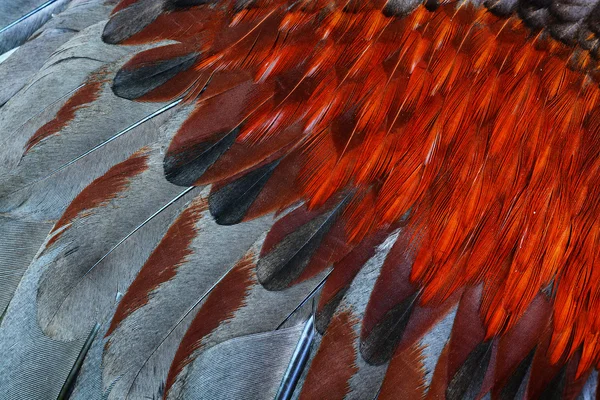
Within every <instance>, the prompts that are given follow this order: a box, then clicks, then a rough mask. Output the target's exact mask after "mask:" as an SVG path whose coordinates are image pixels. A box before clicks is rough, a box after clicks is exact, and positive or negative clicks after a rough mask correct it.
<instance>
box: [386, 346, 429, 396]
mask: <svg viewBox="0 0 600 400" xmlns="http://www.w3.org/2000/svg"><path fill="white" fill-rule="evenodd" d="M421 351H422V348H420V347H419V344H418V343H415V344H414V345H412V346H411V347H409V348H407V349H406V350H404V351H398V352H397V353H396V354H395V355H394V357H393V358H392V360H391V361H390V365H389V366H388V370H387V373H386V375H385V379H384V381H383V384H382V386H381V390H380V392H379V396H378V397H377V398H378V399H384V400H385V399H390V400H391V399H422V398H424V397H425V390H424V389H425V378H424V375H425V371H424V370H423V361H422V355H421Z"/></svg>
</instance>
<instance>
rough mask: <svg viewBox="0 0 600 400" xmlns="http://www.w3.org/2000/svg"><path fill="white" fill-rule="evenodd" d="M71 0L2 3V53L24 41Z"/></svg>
mask: <svg viewBox="0 0 600 400" xmlns="http://www.w3.org/2000/svg"><path fill="white" fill-rule="evenodd" d="M69 1H70V0H47V1H45V2H42V1H40V0H27V1H16V2H15V1H6V2H2V3H0V54H2V53H4V52H6V51H8V50H10V49H12V48H14V47H17V46H19V45H21V44H22V43H24V42H25V41H26V40H27V39H28V38H29V36H31V35H32V34H33V33H34V32H35V31H36V30H37V29H38V28H39V27H40V26H42V25H43V24H44V23H45V22H46V21H47V20H48V19H50V18H51V17H52V14H53V13H59V12H60V11H62V10H63V9H64V8H65V7H66V6H67V5H68V4H69Z"/></svg>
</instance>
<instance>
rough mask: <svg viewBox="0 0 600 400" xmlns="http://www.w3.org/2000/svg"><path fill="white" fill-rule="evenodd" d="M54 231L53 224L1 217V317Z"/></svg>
mask: <svg viewBox="0 0 600 400" xmlns="http://www.w3.org/2000/svg"><path fill="white" fill-rule="evenodd" d="M50 228H52V223H49V222H43V221H27V220H25V219H22V218H19V219H16V218H10V217H5V216H2V217H0V232H2V239H1V240H0V288H2V289H1V290H0V315H2V314H3V313H4V310H5V309H6V307H7V306H8V303H9V302H10V299H11V298H12V296H13V293H14V291H15V289H16V287H17V285H18V284H19V281H20V280H21V276H22V275H23V273H24V272H25V269H27V267H28V266H29V263H30V262H31V260H32V259H33V257H34V256H35V254H36V253H37V251H38V249H39V247H40V243H42V242H43V241H44V239H45V238H46V235H47V234H48V232H49V231H50Z"/></svg>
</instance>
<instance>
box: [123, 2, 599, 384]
mask: <svg viewBox="0 0 600 400" xmlns="http://www.w3.org/2000/svg"><path fill="white" fill-rule="evenodd" d="M382 3H383V2H378V1H377V2H368V3H365V4H363V3H360V2H354V1H351V2H348V1H337V0H333V1H317V2H308V1H300V2H295V3H293V4H292V3H290V2H288V1H285V0H273V1H256V2H252V6H251V7H248V8H244V7H241V8H240V7H239V6H238V5H237V4H236V2H234V1H229V0H227V1H223V2H222V3H219V5H218V6H214V7H213V6H211V7H209V6H207V5H202V6H199V7H198V8H197V9H194V10H195V11H194V13H196V12H200V10H202V11H203V12H205V13H206V15H203V16H201V17H199V18H198V21H197V23H194V22H193V21H192V20H188V19H186V20H185V24H184V25H185V26H189V28H190V30H188V31H186V32H183V31H182V30H180V29H179V28H174V29H173V30H172V31H170V32H169V33H161V34H162V35H166V36H165V37H167V36H168V35H171V34H172V35H173V36H169V37H172V38H174V37H175V36H176V37H177V38H180V39H181V41H182V42H184V45H182V46H187V48H186V52H187V53H186V54H198V58H197V59H195V60H194V61H193V67H190V69H188V70H186V72H183V73H182V75H178V76H176V77H173V80H174V81H173V86H172V88H173V89H169V86H170V83H169V82H167V83H164V84H163V85H162V86H164V88H163V87H162V86H159V87H158V88H157V89H156V90H159V91H162V94H161V96H160V97H161V98H164V97H168V96H176V95H177V96H179V95H180V94H181V91H182V90H184V88H185V89H189V92H188V94H187V97H186V100H187V101H196V111H195V112H194V113H193V115H192V116H191V117H190V119H189V120H188V121H187V122H186V123H184V126H183V127H182V129H181V130H180V131H179V132H178V134H177V135H176V137H175V138H174V140H173V142H172V144H171V146H170V149H169V151H168V154H167V158H166V165H167V166H168V167H170V166H172V164H170V163H172V162H173V160H176V161H177V160H179V161H181V160H184V161H186V160H187V161H189V160H190V159H194V158H195V157H198V156H199V154H200V153H202V154H204V152H205V149H204V147H202V146H201V148H200V147H194V146H196V145H199V144H202V143H206V142H207V141H208V142H210V143H214V141H220V140H221V139H223V138H224V137H225V136H227V135H228V134H229V133H231V136H227V140H228V141H227V143H225V144H227V146H225V145H223V149H224V150H223V151H219V152H216V153H211V157H214V158H215V159H214V160H213V159H212V158H211V159H210V160H209V161H211V162H210V163H209V164H210V165H208V167H211V168H208V167H207V168H204V167H206V165H203V168H199V169H198V170H197V171H196V172H197V175H198V176H194V179H189V180H182V181H181V182H176V183H179V184H186V185H187V184H192V183H194V182H196V183H208V182H210V183H215V184H216V186H217V187H220V186H219V185H221V186H222V185H223V184H224V183H227V182H229V180H230V179H234V178H238V177H239V175H240V174H242V173H244V172H248V171H250V170H252V168H257V167H258V166H261V165H264V164H262V163H264V162H271V161H272V158H273V159H274V158H277V159H278V160H279V159H280V161H279V164H278V165H277V166H276V167H275V168H274V170H273V171H272V175H270V177H269V178H268V180H267V181H266V183H264V186H263V189H262V192H261V193H259V194H258V196H257V197H256V199H255V200H254V203H253V204H252V205H251V206H250V207H249V208H248V210H247V212H246V214H245V215H244V219H249V218H253V217H257V216H260V215H263V214H265V213H268V212H272V211H280V210H281V209H284V208H285V207H287V206H289V205H291V204H293V203H295V202H297V201H300V200H302V201H304V202H305V204H307V206H308V209H309V210H319V209H321V207H323V206H324V205H326V204H328V202H330V201H332V199H334V200H335V199H338V198H339V196H340V195H341V194H342V193H346V192H347V191H348V190H351V191H352V193H353V196H351V197H352V198H351V199H350V200H349V202H350V204H351V206H349V207H348V211H347V213H346V215H344V217H345V218H347V219H346V225H347V226H346V228H345V229H346V237H345V241H346V243H345V245H349V247H353V246H355V245H357V244H358V242H360V240H361V239H362V238H367V237H369V235H370V234H372V233H373V232H375V231H376V230H379V229H387V228H388V227H390V226H393V225H394V224H395V223H397V222H398V221H400V220H401V219H402V218H404V217H405V216H406V215H408V214H410V218H409V219H408V221H407V222H406V224H407V226H406V230H407V231H409V232H411V234H412V239H411V241H410V244H409V245H410V247H411V250H414V251H415V256H414V257H415V258H414V262H413V264H412V266H411V268H410V275H409V277H408V278H406V279H407V280H406V281H404V283H406V284H409V285H412V286H413V287H414V289H415V291H418V292H419V304H418V306H419V307H423V308H426V307H431V308H436V307H438V306H440V305H441V304H448V303H447V302H448V301H449V299H451V298H453V296H456V294H457V293H458V294H459V295H462V296H463V299H462V300H461V307H462V309H464V307H466V306H465V302H466V300H465V299H466V297H465V296H467V297H469V296H471V294H472V291H473V290H474V289H473V288H478V289H477V290H478V291H480V293H478V294H477V296H476V297H477V301H474V300H473V302H474V304H475V303H476V304H477V306H476V307H475V306H473V307H472V309H469V310H470V311H469V313H468V315H469V317H468V321H470V322H468V323H467V322H465V323H464V324H463V323H461V324H459V325H458V327H457V328H456V330H460V331H456V330H455V331H454V332H453V335H454V336H456V335H458V336H460V337H463V336H471V337H472V339H473V342H471V341H469V343H466V342H465V343H463V344H462V345H461V346H462V347H464V349H462V348H459V347H460V346H459V347H457V346H458V344H457V343H455V342H454V343H452V345H451V346H450V348H449V350H448V366H447V367H448V369H449V372H450V373H449V375H450V376H453V375H455V374H456V372H457V371H458V370H459V369H460V368H461V365H463V364H464V362H465V360H466V359H467V358H468V354H470V352H472V351H475V350H477V352H480V353H477V354H476V356H477V357H484V358H485V359H486V360H487V362H490V360H489V356H490V354H491V353H489V352H488V351H491V349H492V347H493V346H495V345H496V344H493V343H496V342H495V341H496V339H497V338H499V337H503V336H504V335H506V334H507V332H511V331H512V329H513V328H515V327H516V326H518V325H519V323H520V322H519V321H521V320H522V318H524V316H525V315H526V313H527V310H528V309H529V308H530V307H532V305H533V304H535V303H536V302H537V301H538V300H536V298H537V296H539V295H540V292H542V291H544V290H546V288H547V287H548V286H550V285H552V286H553V300H552V307H551V308H552V310H551V313H552V327H551V332H550V333H549V338H548V343H547V347H548V349H547V350H548V351H547V353H548V357H549V359H548V360H547V361H548V362H549V363H550V364H552V365H553V366H557V365H563V364H565V363H567V362H570V361H569V360H571V359H573V357H575V355H576V354H578V359H577V360H578V361H577V363H578V367H577V369H576V374H575V375H576V376H577V377H578V378H579V377H581V376H583V375H584V374H585V373H586V371H588V370H589V369H590V368H591V367H592V366H597V365H598V363H599V362H600V348H599V347H598V346H599V345H598V340H599V338H598V336H597V332H598V331H599V329H600V317H598V316H597V313H596V312H595V310H597V308H598V306H599V305H600V289H599V288H600V285H599V284H598V283H599V282H600V272H598V271H599V269H598V268H596V267H595V265H596V264H597V259H598V257H597V254H598V250H597V249H598V248H599V246H598V245H599V244H600V243H598V242H599V240H600V234H599V227H598V224H597V223H596V221H597V216H598V210H600V207H599V205H600V204H599V200H598V199H599V198H600V196H598V194H599V193H598V188H599V187H600V185H599V182H600V181H599V179H600V162H599V161H598V160H599V159H600V157H598V156H599V155H600V154H599V151H598V149H599V148H600V146H599V144H600V143H599V141H600V139H599V138H600V111H599V109H600V108H599V104H598V101H599V99H600V88H599V87H598V82H599V80H598V79H599V75H598V72H597V62H596V61H594V60H593V57H589V52H586V51H585V50H583V49H578V50H577V51H576V52H575V51H574V49H573V48H572V47H570V46H568V45H566V44H564V43H561V42H557V41H555V40H554V39H552V38H551V37H550V35H546V34H544V33H540V32H538V31H532V30H530V29H529V28H527V26H526V25H525V23H524V22H523V21H522V20H521V19H519V18H518V16H516V15H510V16H507V17H502V16H497V15H494V14H493V13H491V12H488V11H487V10H486V9H485V8H484V7H476V6H474V5H472V4H464V3H462V2H461V3H459V2H454V1H450V2H444V4H439V7H431V5H430V7H428V8H427V7H425V6H418V7H416V8H415V10H414V11H413V12H412V13H410V14H408V15H402V16H394V15H393V13H390V12H388V11H389V10H388V11H386V10H383V8H384V6H385V5H384V4H382ZM434 8H435V10H433V9H434ZM430 9H431V10H432V11H430ZM382 11H383V12H382ZM167 14H168V13H167ZM172 14H173V15H174V14H175V13H172ZM190 15H191V14H190ZM194 15H195V14H194ZM171 17H172V15H171V16H169V15H164V16H162V17H161V18H162V19H161V20H160V21H159V19H157V20H156V21H155V22H153V23H152V24H150V25H148V26H147V27H146V28H145V30H142V31H141V32H139V34H138V35H139V36H137V39H136V40H139V41H144V40H145V41H150V40H154V39H155V37H156V35H157V33H156V32H158V31H160V30H163V29H164V30H168V29H167V27H166V26H167V25H168V20H169V18H171ZM161 21H162V22H161ZM190 24H191V25H190ZM189 32H192V33H191V34H188V33H189ZM193 32H201V33H198V34H197V35H196V34H194V33H193ZM144 35H146V36H144ZM161 57H162V56H161V54H160V52H156V51H155V52H154V53H153V52H152V50H151V51H150V52H147V53H145V54H144V53H143V54H142V55H140V56H138V61H136V63H139V60H143V61H144V63H153V62H155V61H156V60H160V59H161ZM132 65H133V64H132ZM126 68H129V67H126ZM220 74H227V75H222V76H229V77H232V76H238V77H239V76H242V75H243V76H245V77H246V78H247V79H246V81H244V83H240V82H236V84H238V85H237V86H236V87H235V88H233V87H232V88H230V90H228V91H224V92H223V91H221V89H222V88H223V85H224V83H223V82H222V81H221V82H219V78H218V77H219V76H221V75H220ZM183 75H185V77H186V78H185V79H184V81H185V82H186V84H185V85H184V84H182V82H183V81H181V80H180V77H182V76H183ZM211 77H212V78H214V79H215V81H214V82H211V79H210V78H211ZM212 84H214V85H215V86H216V87H217V89H215V90H216V92H217V93H219V95H214V96H212V97H211V95H209V96H207V98H206V99H203V95H202V94H201V93H202V91H203V90H204V89H205V87H206V91H205V92H204V95H206V94H207V93H210V90H211V85H212ZM174 89H177V90H174ZM254 90H256V91H258V92H260V91H261V90H264V92H261V94H260V95H257V97H256V98H254V97H252V96H250V95H249V93H250V92H252V91H254ZM236 93H237V94H236ZM219 98H220V100H219ZM221 100H223V101H225V100H227V101H226V102H225V103H223V104H224V105H225V106H223V107H218V104H220V103H219V102H220V101H221ZM217 128H218V129H217ZM234 129H237V130H235V131H234ZM225 131H227V132H225ZM232 132H233V133H232ZM288 135H289V136H288ZM211 140H212V142H211ZM229 140H230V141H231V143H230V142H229ZM209 147H210V146H209ZM227 150H230V151H231V153H228V152H227ZM217 153H218V154H217ZM242 153H243V154H242ZM219 157H223V158H222V159H221V160H219ZM271 157H272V158H271ZM236 160H239V164H238V165H236ZM187 161H186V162H187ZM186 162H182V163H180V164H178V165H177V166H178V167H181V170H182V171H184V172H186V171H187V172H190V171H191V170H192V169H193V168H191V167H190V168H191V169H186V168H188V167H189V165H188V164H190V163H188V164H186ZM190 165H191V164H190ZM204 173H206V175H204ZM196 178H197V179H196ZM219 181H221V182H219ZM352 207H354V208H352ZM292 225H293V226H296V227H297V226H299V225H298V224H296V225H294V224H292ZM284 230H285V228H282V227H281V226H276V227H275V228H274V231H273V232H274V233H272V234H271V235H270V236H271V237H270V238H269V237H268V238H267V242H266V243H265V247H264V249H263V255H264V254H265V253H264V252H266V251H267V250H268V249H269V248H270V247H272V246H273V245H274V243H276V242H278V241H277V240H272V238H273V237H275V236H277V235H278V236H279V238H280V239H281V238H283V237H284V236H285V235H284V234H283V233H285V232H283V231H284ZM278 231H281V232H278ZM287 233H289V232H287ZM340 237H341V236H340ZM342 247H343V246H342ZM346 250H348V249H345V250H344V251H342V253H344V252H345V251H346ZM327 258H329V256H328V257H327ZM332 260H333V259H332ZM350 275H352V274H351V273H349V274H348V276H350ZM391 275H394V276H395V274H391ZM399 279H400V278H399ZM465 291H466V292H465ZM387 292H389V290H387V289H386V290H383V291H377V293H376V294H375V298H385V296H384V295H383V294H380V293H387ZM469 293H471V294H469ZM381 301H382V303H381V307H382V309H385V308H387V306H388V305H385V306H384V303H383V300H381ZM374 302H376V303H378V301H377V300H374ZM459 314H460V315H462V314H461V312H459ZM367 317H368V318H367V320H366V325H367V327H368V326H369V325H373V322H370V318H371V314H369V315H368V316H367ZM461 318H462V317H461ZM375 320H377V318H375ZM521 323H523V322H521ZM469 324H471V325H473V324H474V325H473V326H474V327H475V328H473V329H475V331H476V332H475V331H474V332H470V331H469V330H468V329H467V328H466V326H467V325H469ZM515 329H516V328H515ZM367 331H368V329H367ZM479 344H484V345H485V346H488V347H489V349H488V348H487V347H486V348H485V349H484V348H483V347H481V348H479V347H477V346H479ZM494 351H495V350H494ZM579 351H581V352H580V353H578V352H579ZM463 353H464V354H463ZM522 356H523V354H520V355H519V357H522ZM535 357H536V358H535V359H534V361H533V363H534V364H535V365H538V364H539V362H540V361H536V360H537V359H538V358H539V356H538V352H536V356H535ZM501 358H502V357H499V358H498V357H496V360H495V361H497V362H498V363H500V364H499V365H496V364H495V363H494V362H492V364H493V365H492V367H493V368H497V371H495V373H498V374H500V373H501V374H502V375H503V376H504V375H505V374H506V369H507V368H508V366H507V365H504V364H502V363H504V362H505V360H504V361H502V360H501ZM482 359H483V358H482ZM510 364H511V367H510V368H508V369H513V367H514V366H513V361H511V362H510ZM578 378H577V379H578ZM486 379H487V380H486V382H488V380H489V374H488V376H487V377H486ZM444 385H450V386H448V387H449V388H450V390H451V391H452V390H453V388H452V387H451V386H452V382H446V383H444ZM486 385H488V383H486ZM448 387H446V388H445V389H444V390H447V389H448Z"/></svg>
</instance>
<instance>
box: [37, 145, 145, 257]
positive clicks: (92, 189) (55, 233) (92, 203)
mask: <svg viewBox="0 0 600 400" xmlns="http://www.w3.org/2000/svg"><path fill="white" fill-rule="evenodd" d="M147 151H148V149H145V148H144V149H141V150H139V151H138V152H136V153H134V154H133V155H132V156H131V157H129V158H128V159H127V160H125V161H123V162H121V163H119V164H117V165H115V166H113V167H112V168H110V169H109V170H108V171H106V173H105V174H104V175H102V176H101V177H99V178H97V179H95V180H94V181H93V182H92V183H90V184H89V185H88V186H87V187H86V188H85V189H83V190H82V191H81V192H80V193H79V194H78V195H77V196H76V197H75V198H74V199H73V201H72V202H71V204H69V206H68V207H67V209H66V210H65V212H64V213H63V215H62V216H61V217H60V219H59V220H58V221H57V222H56V224H55V225H54V227H53V228H52V231H51V232H50V233H51V234H52V236H51V238H50V240H48V243H47V244H46V247H50V246H51V245H52V244H53V243H55V242H56V241H57V240H58V239H59V238H60V236H61V235H62V233H63V232H64V230H65V229H67V228H68V226H69V224H71V222H72V221H73V220H74V219H75V218H76V217H78V216H85V215H86V213H91V212H93V211H92V210H93V209H94V208H96V207H101V206H103V205H105V204H106V203H108V202H109V201H110V200H111V199H114V198H115V197H116V196H118V194H119V193H120V192H121V191H123V190H125V189H126V188H127V186H128V185H129V182H130V180H131V179H133V178H134V177H135V176H137V175H139V174H140V173H142V172H143V171H145V170H146V169H148V164H147V161H148V154H147Z"/></svg>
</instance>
